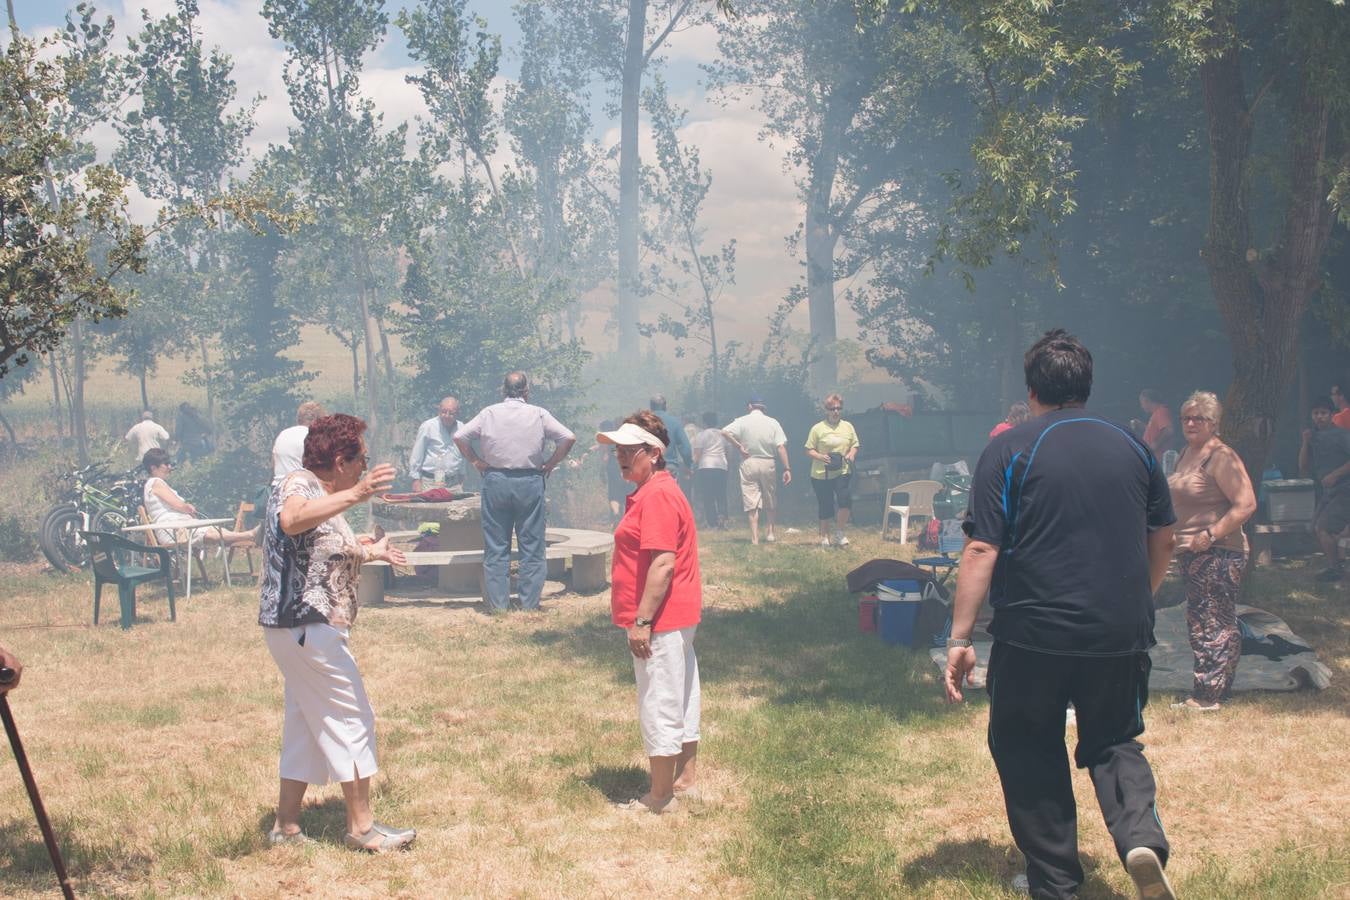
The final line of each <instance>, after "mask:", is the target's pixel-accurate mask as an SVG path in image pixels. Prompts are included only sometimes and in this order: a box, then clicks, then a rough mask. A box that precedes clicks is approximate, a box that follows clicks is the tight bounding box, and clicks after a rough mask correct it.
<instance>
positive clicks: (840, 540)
mask: <svg viewBox="0 0 1350 900" xmlns="http://www.w3.org/2000/svg"><path fill="white" fill-rule="evenodd" d="M834 542H835V543H836V544H838V545H839V546H840V547H847V546H848V536H847V535H846V534H844V533H843V532H842V531H839V530H838V529H836V530H835V532H834Z"/></svg>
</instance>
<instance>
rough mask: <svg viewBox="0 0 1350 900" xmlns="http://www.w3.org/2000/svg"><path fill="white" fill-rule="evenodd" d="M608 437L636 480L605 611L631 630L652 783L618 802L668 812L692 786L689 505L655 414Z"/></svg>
mask: <svg viewBox="0 0 1350 900" xmlns="http://www.w3.org/2000/svg"><path fill="white" fill-rule="evenodd" d="M595 439H596V440H597V441H599V442H600V443H604V444H613V445H615V451H616V452H617V454H618V457H619V469H620V470H621V471H622V472H623V477H624V479H625V480H627V481H631V482H633V484H635V485H637V488H636V490H634V491H633V493H632V494H630V495H629V496H628V501H627V507H626V508H625V510H624V514H623V518H622V519H620V520H619V525H618V527H617V528H616V529H615V530H614V563H613V569H612V573H611V577H610V584H611V594H610V611H611V614H612V617H613V621H614V624H615V625H617V626H619V627H620V628H622V629H624V630H625V631H626V632H627V634H628V649H629V651H630V652H631V653H632V654H633V672H634V674H635V675H636V676H637V689H638V725H639V726H640V728H641V731H642V743H643V744H644V745H645V747H646V750H647V757H648V759H649V761H650V763H651V773H652V786H651V790H649V791H648V792H647V793H646V794H643V795H642V796H641V797H639V798H637V799H636V800H633V801H632V802H630V803H628V804H625V807H626V808H628V809H633V810H642V811H650V812H654V813H662V812H674V811H675V810H676V809H677V808H678V805H679V801H678V800H677V799H676V798H677V796H687V795H689V794H690V793H691V792H692V791H693V790H694V775H695V772H694V761H695V757H696V756H697V755H698V736H699V730H698V723H699V686H698V660H697V659H696V658H695V657H694V632H695V631H696V630H697V628H698V622H699V618H700V616H701V614H702V611H703V582H702V579H701V577H700V575H699V569H698V532H697V530H696V529H695V528H694V513H693V510H691V509H690V508H689V501H688V500H686V499H685V496H684V492H683V491H681V490H680V487H679V485H678V484H676V483H675V479H674V478H672V477H671V476H670V473H669V472H667V471H666V459H665V452H666V447H667V446H668V444H669V441H670V435H669V434H668V433H667V431H666V428H665V426H664V425H662V424H661V420H660V419H659V418H657V416H656V414H655V413H652V412H651V411H649V410H645V409H644V410H642V411H640V412H636V413H634V414H633V415H631V416H629V417H628V418H626V419H624V420H623V424H622V425H620V426H619V427H618V428H617V429H615V430H614V431H602V432H600V433H599V434H597V435H596V436H595Z"/></svg>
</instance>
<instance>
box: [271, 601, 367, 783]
mask: <svg viewBox="0 0 1350 900" xmlns="http://www.w3.org/2000/svg"><path fill="white" fill-rule="evenodd" d="M263 634H264V635H266V636H267V649H268V650H269V651H271V653H272V658H273V659H274V660H276V663H277V668H278V669H280V670H281V675H282V677H283V678H284V679H285V681H286V719H285V723H284V724H283V725H282V728H281V777H282V778H286V779H290V780H292V781H303V782H305V783H307V784H327V783H328V782H330V781H338V782H342V781H353V780H355V779H357V778H369V777H370V776H371V775H374V774H375V773H376V772H377V771H378V770H379V767H378V766H377V765H376V764H375V711H374V710H373V709H371V707H370V699H369V698H368V697H367V696H366V688H365V685H364V684H362V683H361V673H360V672H359V671H357V668H356V659H355V658H354V657H353V656H352V652H351V650H350V649H348V647H347V629H345V628H334V627H333V626H332V625H328V624H319V625H301V626H298V627H296V628H264V629H263Z"/></svg>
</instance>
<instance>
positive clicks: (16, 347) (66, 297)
mask: <svg viewBox="0 0 1350 900" xmlns="http://www.w3.org/2000/svg"><path fill="white" fill-rule="evenodd" d="M41 49H42V48H41V47H40V46H39V45H37V44H35V43H34V42H33V41H30V40H28V39H26V38H23V37H15V38H13V39H12V40H11V41H10V43H9V45H8V46H7V47H6V48H5V51H4V54H3V56H0V101H3V102H0V147H3V148H4V152H3V153H0V291H3V294H0V378H3V377H4V376H5V375H6V374H7V373H8V372H9V371H10V369H11V367H12V366H14V365H24V364H26V363H27V362H28V360H29V354H32V353H45V352H47V351H49V350H51V349H52V348H54V347H55V346H56V345H57V344H58V343H59V342H60V340H61V338H62V337H63V336H64V334H65V331H66V328H67V327H68V326H69V325H70V323H71V322H73V321H74V320H75V318H76V317H77V316H83V317H87V318H89V319H93V320H95V321H97V320H98V319H100V318H104V317H108V316H120V315H123V314H125V312H126V304H127V292H126V291H125V290H124V289H119V288H118V287H116V286H115V284H114V278H115V277H116V276H117V275H118V274H119V273H120V272H122V271H124V270H130V271H140V270H141V268H143V266H144V264H145V260H144V255H143V251H144V246H145V233H144V231H143V230H142V229H141V228H140V227H138V226H135V225H133V224H131V222H130V221H129V219H128V218H127V215H126V196H125V188H126V180H125V179H124V178H123V177H122V176H120V175H118V174H117V172H116V171H114V170H113V169H112V168H111V167H108V166H92V167H89V168H87V169H85V170H84V171H83V172H82V173H80V174H78V175H77V174H73V173H70V172H69V171H68V170H65V169H62V168H61V166H60V164H61V163H62V162H63V161H65V160H66V159H67V158H68V157H70V156H71V155H72V154H73V153H74V151H75V144H74V142H73V141H72V140H71V139H70V138H69V137H68V136H67V135H66V134H65V133H64V132H63V131H62V130H61V128H60V122H61V121H62V116H61V115H60V113H61V105H62V104H63V103H64V102H65V101H66V100H67V99H68V95H67V92H66V87H67V83H68V82H67V79H68V75H69V72H68V70H64V69H63V68H62V67H61V66H60V65H58V64H55V63H50V62H42V61H39V58H38V57H39V52H40V51H41ZM49 179H51V181H50V184H49V181H48V180H49Z"/></svg>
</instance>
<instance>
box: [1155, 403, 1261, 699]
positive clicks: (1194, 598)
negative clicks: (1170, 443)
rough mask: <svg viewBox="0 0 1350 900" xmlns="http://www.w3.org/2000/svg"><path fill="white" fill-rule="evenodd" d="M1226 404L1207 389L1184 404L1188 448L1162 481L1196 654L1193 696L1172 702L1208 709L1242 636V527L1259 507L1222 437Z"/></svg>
mask: <svg viewBox="0 0 1350 900" xmlns="http://www.w3.org/2000/svg"><path fill="white" fill-rule="evenodd" d="M1222 417H1223V407H1222V406H1221V405H1220V404H1219V398H1218V397H1216V396H1214V394H1212V393H1211V392H1209V391H1196V392H1195V393H1193V394H1191V396H1190V397H1188V398H1187V399H1186V402H1185V403H1183V404H1182V406H1181V432H1182V434H1183V435H1184V436H1185V438H1186V449H1184V450H1182V451H1181V456H1180V457H1179V458H1178V459H1177V467H1176V471H1174V472H1173V473H1172V474H1171V475H1170V476H1169V477H1168V479H1167V483H1168V485H1169V486H1170V487H1171V489H1172V506H1173V508H1174V510H1175V511H1176V515H1177V524H1176V536H1177V548H1178V554H1177V563H1178V565H1179V566H1180V567H1181V571H1182V574H1183V575H1184V576H1185V579H1186V625H1187V627H1188V628H1189V630H1190V637H1191V650H1193V651H1194V652H1195V687H1194V689H1193V691H1192V694H1191V697H1190V698H1189V699H1187V700H1185V701H1183V702H1181V703H1175V704H1173V706H1176V707H1179V708H1182V709H1190V710H1198V711H1204V712H1208V711H1212V710H1217V709H1218V708H1219V700H1220V699H1221V698H1222V697H1223V696H1224V694H1226V693H1227V692H1228V689H1229V688H1230V687H1231V686H1232V684H1233V675H1234V674H1235V673H1236V672H1237V664H1238V657H1239V656H1240V655H1241V653H1242V635H1241V634H1240V633H1239V631H1238V625H1237V611H1236V607H1237V596H1238V591H1239V589H1240V588H1241V587H1242V576H1243V574H1244V573H1245V572H1246V570H1247V536H1246V535H1245V534H1243V533H1242V525H1243V523H1245V522H1246V521H1247V520H1248V519H1249V518H1251V515H1252V513H1253V512H1255V511H1256V495H1255V493H1254V492H1253V491H1252V483H1251V479H1250V478H1248V477H1247V469H1246V467H1245V466H1243V464H1242V460H1241V459H1239V458H1238V455H1237V453H1236V452H1234V451H1233V448H1232V447H1229V446H1228V445H1227V444H1225V443H1224V442H1223V441H1221V440H1219V421H1220V419H1221V418H1222Z"/></svg>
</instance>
